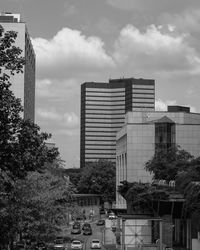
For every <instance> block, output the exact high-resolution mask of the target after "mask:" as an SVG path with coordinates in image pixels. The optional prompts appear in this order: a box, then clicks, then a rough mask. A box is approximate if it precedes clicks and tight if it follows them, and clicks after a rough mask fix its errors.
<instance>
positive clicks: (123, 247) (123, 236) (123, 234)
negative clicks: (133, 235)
mask: <svg viewBox="0 0 200 250" xmlns="http://www.w3.org/2000/svg"><path fill="white" fill-rule="evenodd" d="M121 249H122V250H125V220H124V219H122V248H121Z"/></svg>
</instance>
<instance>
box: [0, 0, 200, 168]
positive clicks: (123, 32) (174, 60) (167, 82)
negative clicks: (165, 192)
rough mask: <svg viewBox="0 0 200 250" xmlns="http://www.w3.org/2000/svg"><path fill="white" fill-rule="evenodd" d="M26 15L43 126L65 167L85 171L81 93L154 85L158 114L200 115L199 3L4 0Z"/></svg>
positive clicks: (38, 115)
mask: <svg viewBox="0 0 200 250" xmlns="http://www.w3.org/2000/svg"><path fill="white" fill-rule="evenodd" d="M0 8H1V11H4V12H6V11H7V12H12V13H20V14H21V17H22V19H23V21H24V22H26V24H27V28H28V31H29V34H30V36H31V39H32V44H33V46H34V50H35V53H36V114H35V115H36V123H37V124H38V125H39V126H40V127H41V130H42V131H46V132H49V133H51V134H52V139H51V140H52V142H55V144H56V146H57V147H58V148H59V151H60V155H61V158H62V159H63V160H64V161H65V167H66V168H71V167H75V168H78V167H79V155H80V86H81V84H82V83H84V82H87V81H94V82H96V81H97V82H99V81H101V82H108V80H109V79H112V78H121V77H125V78H126V77H127V78H130V77H134V78H147V79H154V80H155V87H156V110H167V105H170V104H171V105H185V106H190V107H191V111H192V112H200V98H199V95H200V84H199V80H200V43H199V40H200V29H199V27H200V1H199V0H190V1H188V0H123V1H122V0H57V1H55V0H1V3H0Z"/></svg>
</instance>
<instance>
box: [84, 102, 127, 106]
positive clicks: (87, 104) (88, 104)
mask: <svg viewBox="0 0 200 250" xmlns="http://www.w3.org/2000/svg"><path fill="white" fill-rule="evenodd" d="M88 106H97V107H98V106H101V107H106V106H108V107H115V106H119V107H120V106H125V102H124V104H90V103H86V107H88Z"/></svg>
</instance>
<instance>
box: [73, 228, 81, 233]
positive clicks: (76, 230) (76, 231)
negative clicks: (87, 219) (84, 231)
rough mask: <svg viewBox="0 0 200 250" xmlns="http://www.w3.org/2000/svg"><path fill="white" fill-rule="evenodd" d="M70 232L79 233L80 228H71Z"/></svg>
mask: <svg viewBox="0 0 200 250" xmlns="http://www.w3.org/2000/svg"><path fill="white" fill-rule="evenodd" d="M71 234H81V229H80V228H72V230H71Z"/></svg>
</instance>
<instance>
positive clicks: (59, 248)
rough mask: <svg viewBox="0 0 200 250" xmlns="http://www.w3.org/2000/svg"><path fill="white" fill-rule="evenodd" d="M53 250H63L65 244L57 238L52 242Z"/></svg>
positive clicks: (61, 239)
mask: <svg viewBox="0 0 200 250" xmlns="http://www.w3.org/2000/svg"><path fill="white" fill-rule="evenodd" d="M53 249H54V250H65V242H64V239H63V238H61V237H59V238H56V239H55V240H54V246H53Z"/></svg>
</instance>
